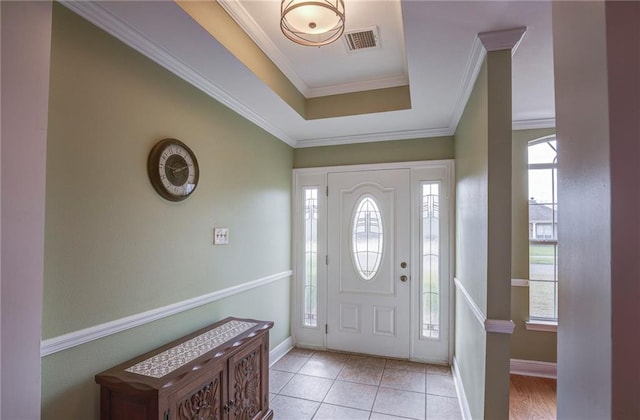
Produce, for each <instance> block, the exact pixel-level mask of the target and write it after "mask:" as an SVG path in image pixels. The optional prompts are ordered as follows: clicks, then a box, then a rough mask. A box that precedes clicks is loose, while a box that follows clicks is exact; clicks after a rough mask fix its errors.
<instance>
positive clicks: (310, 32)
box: [280, 0, 344, 47]
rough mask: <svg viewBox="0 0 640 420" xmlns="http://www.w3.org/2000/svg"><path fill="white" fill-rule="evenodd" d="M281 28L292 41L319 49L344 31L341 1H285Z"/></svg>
mask: <svg viewBox="0 0 640 420" xmlns="http://www.w3.org/2000/svg"><path fill="white" fill-rule="evenodd" d="M280 29H282V33H283V34H284V36H286V37H287V38H289V39H290V40H291V41H293V42H295V43H297V44H300V45H307V46H315V47H319V46H322V45H327V44H330V43H332V42H333V41H335V40H337V39H338V38H340V36H341V35H342V33H343V32H344V2H343V1H342V0H282V3H281V5H280Z"/></svg>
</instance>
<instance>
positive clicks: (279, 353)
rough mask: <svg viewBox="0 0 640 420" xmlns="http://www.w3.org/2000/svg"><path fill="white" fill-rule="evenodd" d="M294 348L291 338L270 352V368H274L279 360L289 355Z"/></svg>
mask: <svg viewBox="0 0 640 420" xmlns="http://www.w3.org/2000/svg"><path fill="white" fill-rule="evenodd" d="M292 348H293V338H291V336H289V337H287V338H285V339H284V340H283V341H282V343H280V344H278V345H277V346H275V347H274V348H273V350H271V351H270V352H269V367H271V366H273V365H274V364H275V363H276V362H277V361H278V360H280V359H282V357H283V356H284V355H285V354H287V353H289V350H291V349H292Z"/></svg>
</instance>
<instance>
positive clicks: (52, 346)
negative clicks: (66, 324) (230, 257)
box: [40, 270, 293, 357]
mask: <svg viewBox="0 0 640 420" xmlns="http://www.w3.org/2000/svg"><path fill="white" fill-rule="evenodd" d="M292 274H293V272H292V271H291V270H287V271H283V272H281V273H277V274H273V275H271V276H267V277H263V278H260V279H257V280H253V281H250V282H247V283H243V284H239V285H237V286H232V287H228V288H226V289H222V290H217V291H215V292H212V293H207V294H205V295H201V296H197V297H195V298H192V299H187V300H183V301H182V302H176V303H172V304H171V305H167V306H163V307H160V308H156V309H151V310H149V311H146V312H141V313H139V314H135V315H131V316H128V317H125V318H120V319H116V320H114V321H110V322H106V323H104V324H99V325H94V326H93V327H89V328H84V329H82V330H78V331H73V332H70V333H67V334H63V335H59V336H57V337H53V338H48V339H46V340H42V341H41V343H40V356H41V357H44V356H48V355H50V354H53V353H57V352H59V351H62V350H66V349H69V348H71V347H75V346H79V345H80V344H85V343H88V342H90V341H93V340H97V339H99V338H103V337H107V336H109V335H112V334H116V333H119V332H122V331H125V330H128V329H130V328H134V327H138V326H140V325H144V324H147V323H149V322H152V321H156V320H158V319H162V318H166V317H168V316H171V315H175V314H178V313H180V312H184V311H188V310H190V309H193V308H197V307H198V306H202V305H206V304H208V303H211V302H215V301H217V300H220V299H224V298H227V297H230V296H233V295H237V294H238V293H242V292H246V291H248V290H251V289H255V288H256V287H261V286H265V285H267V284H269V283H273V282H275V281H278V280H281V279H285V278H287V277H291V275H292Z"/></svg>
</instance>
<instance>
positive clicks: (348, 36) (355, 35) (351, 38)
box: [344, 26, 380, 51]
mask: <svg viewBox="0 0 640 420" xmlns="http://www.w3.org/2000/svg"><path fill="white" fill-rule="evenodd" d="M344 40H345V42H346V43H347V48H348V49H349V51H356V50H363V49H365V48H377V47H379V46H380V42H379V41H378V29H377V28H376V27H375V26H373V27H371V28H366V29H358V30H356V31H349V32H345V33H344Z"/></svg>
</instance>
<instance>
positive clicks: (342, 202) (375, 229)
mask: <svg viewBox="0 0 640 420" xmlns="http://www.w3.org/2000/svg"><path fill="white" fill-rule="evenodd" d="M409 185H410V171H409V170H408V169H394V170H380V171H361V172H342V173H329V175H328V186H329V197H328V233H327V237H328V261H329V266H328V281H327V285H328V314H327V321H328V333H327V347H328V348H330V349H335V350H345V351H353V352H360V353H369V354H378V355H384V356H390V357H405V358H406V357H409V343H410V340H409V325H410V319H409V315H410V314H409V312H410V301H409V298H410V297H409V296H410V282H409V281H405V282H403V281H401V280H400V277H401V276H406V278H407V279H408V278H409V275H410V261H409V258H410V256H411V252H410V249H411V247H410V232H409V228H410V209H409V203H410V200H409ZM401 262H405V263H407V264H405V267H404V268H403V267H401V265H400V263H401Z"/></svg>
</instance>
